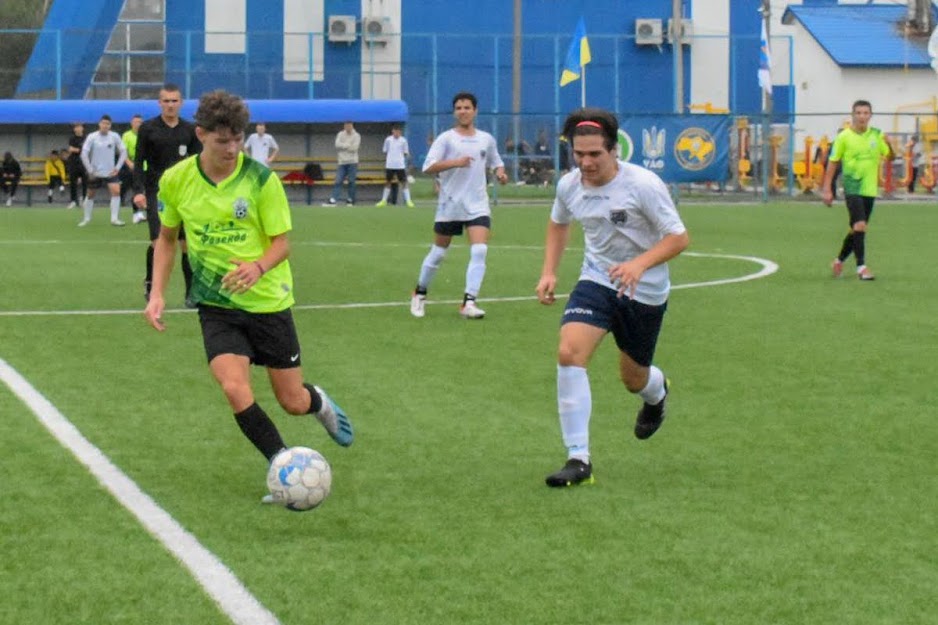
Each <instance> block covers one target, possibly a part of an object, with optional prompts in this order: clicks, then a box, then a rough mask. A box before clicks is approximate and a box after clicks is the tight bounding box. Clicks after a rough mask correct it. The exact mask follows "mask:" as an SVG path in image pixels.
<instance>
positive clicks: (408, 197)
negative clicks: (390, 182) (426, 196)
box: [404, 187, 410, 202]
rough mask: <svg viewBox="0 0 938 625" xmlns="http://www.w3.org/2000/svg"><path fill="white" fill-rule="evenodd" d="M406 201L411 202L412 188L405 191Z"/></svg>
mask: <svg viewBox="0 0 938 625" xmlns="http://www.w3.org/2000/svg"><path fill="white" fill-rule="evenodd" d="M404 201H405V202H409V201H410V187H407V188H406V189H404Z"/></svg>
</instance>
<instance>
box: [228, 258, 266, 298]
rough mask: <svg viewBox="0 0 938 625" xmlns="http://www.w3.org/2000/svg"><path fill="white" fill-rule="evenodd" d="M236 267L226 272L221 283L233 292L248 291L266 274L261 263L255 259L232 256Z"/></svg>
mask: <svg viewBox="0 0 938 625" xmlns="http://www.w3.org/2000/svg"><path fill="white" fill-rule="evenodd" d="M231 262H232V263H233V264H234V265H235V268H234V269H232V270H231V271H229V272H228V273H226V274H225V276H224V277H223V278H222V279H221V285H222V286H223V287H224V288H225V289H227V290H229V291H231V292H232V293H246V292H247V291H248V290H249V289H250V288H251V287H252V286H254V285H255V284H257V281H258V280H260V279H261V276H262V275H264V271H263V270H262V269H261V266H260V264H258V263H257V262H253V261H246V260H240V259H237V258H232V259H231Z"/></svg>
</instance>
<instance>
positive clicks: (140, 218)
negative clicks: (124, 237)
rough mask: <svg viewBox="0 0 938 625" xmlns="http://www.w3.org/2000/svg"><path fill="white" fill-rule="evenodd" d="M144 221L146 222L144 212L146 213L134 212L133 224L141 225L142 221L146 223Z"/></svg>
mask: <svg viewBox="0 0 938 625" xmlns="http://www.w3.org/2000/svg"><path fill="white" fill-rule="evenodd" d="M146 220H147V212H146V211H134V218H133V222H134V223H135V224H139V223H142V222H144V221H146Z"/></svg>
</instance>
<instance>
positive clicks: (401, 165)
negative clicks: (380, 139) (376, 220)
mask: <svg viewBox="0 0 938 625" xmlns="http://www.w3.org/2000/svg"><path fill="white" fill-rule="evenodd" d="M401 133H402V130H401V127H400V126H398V125H396V124H395V125H394V126H391V134H390V135H388V136H387V137H386V138H385V140H384V147H382V148H381V151H382V152H384V154H385V158H384V180H385V183H384V191H383V192H382V193H381V201H380V202H378V203H377V204H375V206H387V204H388V198H389V197H390V196H391V183H392V182H393V181H394V179H395V178H397V182H398V184H399V185H400V188H401V194H402V195H403V197H404V202H405V203H406V204H407V207H408V208H413V207H414V203H413V202H412V201H411V199H410V188H409V187H408V186H407V159H408V158H409V157H410V147H409V146H408V145H407V139H406V138H404V137H403V136H402V135H401Z"/></svg>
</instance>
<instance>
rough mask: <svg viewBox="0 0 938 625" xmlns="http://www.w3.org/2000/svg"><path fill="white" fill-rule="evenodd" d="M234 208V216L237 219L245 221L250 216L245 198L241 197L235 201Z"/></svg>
mask: <svg viewBox="0 0 938 625" xmlns="http://www.w3.org/2000/svg"><path fill="white" fill-rule="evenodd" d="M232 207H233V208H234V216H235V217H236V218H237V219H244V218H245V217H247V216H248V201H247V200H246V199H244V198H243V197H239V198H238V199H237V200H235V201H234V204H232Z"/></svg>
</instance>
